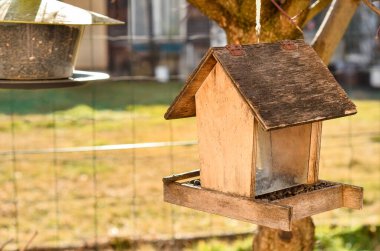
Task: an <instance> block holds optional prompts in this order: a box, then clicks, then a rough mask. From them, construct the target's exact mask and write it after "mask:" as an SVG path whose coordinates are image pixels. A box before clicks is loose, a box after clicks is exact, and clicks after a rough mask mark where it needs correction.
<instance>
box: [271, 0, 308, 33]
mask: <svg viewBox="0 0 380 251" xmlns="http://www.w3.org/2000/svg"><path fill="white" fill-rule="evenodd" d="M270 1H271V2H272V3H273V4H274V6H276V8H277V9H278V10H279V11H280V13H281V14H282V15H284V16H285V17H286V18H287V19H288V20H289V22H290V23H291V24H293V25H294V27H295V28H297V30H299V31H300V32H301V33H303V31H302V30H301V28H300V27H298V24H297V23H296V22H295V21H294V20H293V19H292V18H291V17H290V16H289V14H288V13H287V12H286V11H285V10H283V9H282V8H281V6H280V5H279V4H278V3H277V2H276V1H275V0H270Z"/></svg>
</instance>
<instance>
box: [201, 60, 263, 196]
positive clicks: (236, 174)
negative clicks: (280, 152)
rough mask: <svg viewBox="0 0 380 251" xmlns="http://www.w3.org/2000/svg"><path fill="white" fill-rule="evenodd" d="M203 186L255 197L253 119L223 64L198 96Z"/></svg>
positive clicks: (209, 78) (217, 67)
mask: <svg viewBox="0 0 380 251" xmlns="http://www.w3.org/2000/svg"><path fill="white" fill-rule="evenodd" d="M195 99H196V114H197V126H198V138H199V155H200V163H201V174H200V177H201V183H202V187H204V188H209V189H213V190H218V191H221V192H226V193H231V194H236V195H241V196H246V197H250V196H252V195H253V194H254V187H255V185H254V181H255V179H254V175H255V171H254V167H255V165H254V163H253V162H254V154H255V152H256V150H255V143H254V116H253V114H252V111H251V109H250V107H249V106H248V104H247V103H246V102H245V100H244V99H243V98H242V96H241V95H240V93H239V92H238V91H237V89H236V88H235V86H234V85H233V83H232V82H231V79H230V78H229V76H228V75H227V74H226V72H225V71H224V69H223V68H222V67H221V65H220V64H218V63H217V64H216V65H215V67H214V68H213V70H212V71H211V72H210V74H209V75H208V77H207V78H206V80H205V81H204V82H203V84H202V86H201V88H200V89H199V90H198V92H197V93H196V95H195Z"/></svg>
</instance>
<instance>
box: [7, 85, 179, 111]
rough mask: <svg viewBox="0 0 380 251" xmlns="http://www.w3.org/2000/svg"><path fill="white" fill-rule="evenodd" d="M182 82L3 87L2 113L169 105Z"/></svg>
mask: <svg viewBox="0 0 380 251" xmlns="http://www.w3.org/2000/svg"><path fill="white" fill-rule="evenodd" d="M181 88H182V84H181V83H179V82H171V83H167V84H159V83H155V82H133V83H129V82H124V81H118V82H116V81H115V82H112V81H110V82H99V83H96V84H87V85H85V86H81V87H74V88H63V89H45V90H1V91H0V113H3V114H11V113H12V112H13V113H14V114H21V115H24V114H49V113H51V112H52V111H61V110H67V109H70V108H73V107H76V106H78V105H86V106H89V107H92V108H94V109H97V110H120V111H122V110H125V109H126V108H127V107H128V106H131V105H146V106H149V105H169V104H170V103H171V101H172V100H173V99H174V97H175V96H176V95H177V93H178V92H179V90H180V89H181Z"/></svg>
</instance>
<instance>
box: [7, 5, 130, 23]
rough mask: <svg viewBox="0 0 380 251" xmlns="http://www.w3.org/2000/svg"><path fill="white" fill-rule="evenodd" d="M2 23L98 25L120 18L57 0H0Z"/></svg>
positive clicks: (113, 21) (115, 21)
mask: <svg viewBox="0 0 380 251" xmlns="http://www.w3.org/2000/svg"><path fill="white" fill-rule="evenodd" d="M0 23H26V24H55V25H70V24H71V25H96V24H107V25H110V24H123V22H120V21H118V20H115V19H112V18H109V17H107V16H103V15H101V14H98V13H95V12H91V11H87V10H84V9H81V8H78V7H75V6H72V5H70V4H67V3H63V2H59V1H56V0H0Z"/></svg>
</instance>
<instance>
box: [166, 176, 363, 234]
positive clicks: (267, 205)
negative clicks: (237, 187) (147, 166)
mask: <svg viewBox="0 0 380 251" xmlns="http://www.w3.org/2000/svg"><path fill="white" fill-rule="evenodd" d="M323 182H328V181H323ZM328 183H331V182H328ZM164 200H165V201H166V202H169V203H172V204H176V205H180V206H185V207H189V208H193V209H196V210H200V211H204V212H208V213H213V214H218V215H222V216H225V217H229V218H232V219H237V220H242V221H246V222H251V223H255V224H259V225H262V226H267V227H271V228H277V229H282V230H285V231H289V230H291V229H290V228H291V225H292V221H294V220H298V219H302V218H305V217H308V216H312V215H315V214H318V213H322V212H326V211H330V210H333V209H336V208H340V207H348V208H353V209H361V208H362V203H363V189H362V188H361V187H355V186H350V185H346V184H341V183H336V182H333V185H332V186H330V187H326V188H322V189H318V190H314V191H311V192H306V190H305V192H303V193H299V194H297V195H294V196H291V197H287V198H284V199H279V200H274V201H268V200H264V199H262V200H261V199H252V198H249V197H245V196H238V195H232V194H228V193H223V192H220V191H215V190H210V189H206V188H203V187H200V186H191V185H187V184H186V183H183V184H180V183H178V182H167V183H164Z"/></svg>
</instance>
